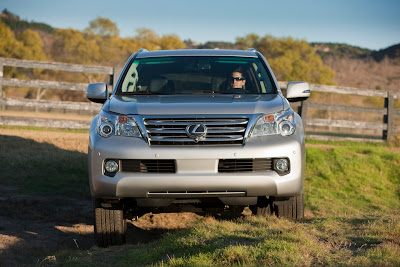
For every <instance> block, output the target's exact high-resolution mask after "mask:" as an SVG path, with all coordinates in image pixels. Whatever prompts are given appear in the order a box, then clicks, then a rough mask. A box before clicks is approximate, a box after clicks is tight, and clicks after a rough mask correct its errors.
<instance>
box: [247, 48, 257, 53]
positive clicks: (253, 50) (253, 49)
mask: <svg viewBox="0 0 400 267" xmlns="http://www.w3.org/2000/svg"><path fill="white" fill-rule="evenodd" d="M247 51H251V52H257V49H255V48H247Z"/></svg>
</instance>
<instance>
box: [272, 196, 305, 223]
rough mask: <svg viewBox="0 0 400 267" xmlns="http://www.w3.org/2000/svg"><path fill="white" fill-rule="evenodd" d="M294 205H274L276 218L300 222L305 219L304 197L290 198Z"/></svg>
mask: <svg viewBox="0 0 400 267" xmlns="http://www.w3.org/2000/svg"><path fill="white" fill-rule="evenodd" d="M290 200H291V202H292V204H289V205H273V209H274V213H275V215H276V217H280V218H282V217H283V218H289V219H296V220H300V219H303V218H304V201H303V195H302V194H301V195H299V196H294V197H291V198H290Z"/></svg>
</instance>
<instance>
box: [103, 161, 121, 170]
mask: <svg viewBox="0 0 400 267" xmlns="http://www.w3.org/2000/svg"><path fill="white" fill-rule="evenodd" d="M104 168H105V169H106V171H107V172H116V171H118V163H117V162H116V161H115V160H108V161H106V164H104Z"/></svg>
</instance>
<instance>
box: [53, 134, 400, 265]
mask: <svg viewBox="0 0 400 267" xmlns="http://www.w3.org/2000/svg"><path fill="white" fill-rule="evenodd" d="M308 143H309V144H311V145H310V146H309V147H308V148H307V171H306V174H307V175H306V176H307V178H306V182H305V192H304V193H305V203H306V218H305V219H304V220H303V221H301V222H295V221H290V220H286V219H278V218H276V217H274V216H271V217H267V218H263V217H256V216H247V217H242V218H240V219H229V220H226V219H221V220H217V219H213V218H203V219H201V220H200V221H199V222H198V224H196V225H195V226H194V227H192V228H188V229H186V230H181V231H177V232H171V233H167V234H165V235H164V236H162V237H161V238H160V239H159V240H157V241H154V242H151V243H149V244H139V245H127V246H122V247H112V248H107V249H100V248H95V247H94V248H92V249H90V250H89V251H80V252H71V251H64V252H60V254H58V255H56V258H57V262H58V263H61V264H68V265H69V264H71V265H89V266H94V265H96V266H109V265H121V266H127V265H139V266H231V265H238V266H263V265H273V266H275V265H278V266H304V265H330V266H382V265H383V266H399V265H400V185H399V184H400V153H399V152H398V151H399V150H398V148H392V147H390V146H388V145H386V144H372V143H353V142H319V141H311V140H310V141H309V142H308ZM395 151H397V152H395Z"/></svg>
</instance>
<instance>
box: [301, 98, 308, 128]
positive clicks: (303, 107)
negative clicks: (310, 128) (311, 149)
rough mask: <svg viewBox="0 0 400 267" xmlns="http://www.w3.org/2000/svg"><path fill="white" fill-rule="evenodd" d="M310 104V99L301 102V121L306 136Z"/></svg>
mask: <svg viewBox="0 0 400 267" xmlns="http://www.w3.org/2000/svg"><path fill="white" fill-rule="evenodd" d="M308 103H309V100H308V99H307V100H304V101H301V109H300V110H301V112H300V116H301V119H302V121H303V128H304V134H305V133H306V126H307V125H306V124H307V111H308Z"/></svg>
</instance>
